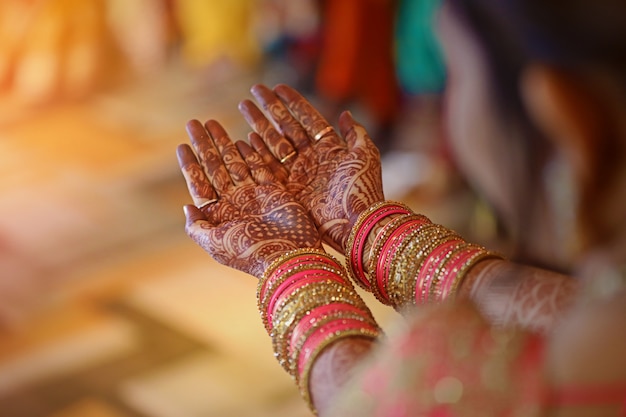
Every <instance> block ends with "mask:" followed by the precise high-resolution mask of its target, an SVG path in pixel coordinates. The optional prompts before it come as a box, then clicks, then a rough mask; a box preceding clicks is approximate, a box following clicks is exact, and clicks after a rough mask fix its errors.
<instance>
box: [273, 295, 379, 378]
mask: <svg viewBox="0 0 626 417" xmlns="http://www.w3.org/2000/svg"><path fill="white" fill-rule="evenodd" d="M316 284H319V283H312V284H309V285H307V286H306V287H303V289H302V290H298V291H297V294H294V297H293V298H292V299H290V300H288V301H287V302H285V303H284V305H283V306H282V309H280V310H277V314H276V317H275V318H274V319H275V320H273V324H274V328H273V329H272V332H271V337H272V342H273V346H274V353H275V356H276V357H277V359H278V361H279V363H280V364H281V366H283V368H284V369H285V370H286V371H289V370H288V365H287V361H288V358H289V356H288V354H287V352H288V350H287V344H286V343H287V340H288V339H289V338H290V337H291V333H292V332H293V329H294V327H295V326H296V325H297V324H298V323H299V322H300V320H302V318H303V317H305V316H306V315H307V314H308V313H309V312H310V311H311V310H313V309H315V308H317V307H321V306H324V305H327V304H330V303H333V302H342V303H345V304H349V305H353V306H355V307H357V308H359V309H363V306H364V303H363V301H362V300H361V298H360V297H359V296H358V294H357V293H356V292H355V291H354V290H353V289H352V288H346V287H342V288H339V287H335V288H334V289H333V288H330V287H328V286H327V287H324V286H323V285H316ZM322 284H326V285H328V283H322ZM365 311H368V310H365Z"/></svg>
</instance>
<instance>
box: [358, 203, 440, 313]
mask: <svg viewBox="0 0 626 417" xmlns="http://www.w3.org/2000/svg"><path fill="white" fill-rule="evenodd" d="M424 219H426V218H425V217H424V216H421V215H409V216H407V217H406V218H399V219H394V220H398V222H394V220H392V221H391V222H389V223H387V224H386V225H385V228H387V226H389V227H388V228H387V230H384V229H383V230H381V233H379V236H377V239H378V238H380V239H379V240H377V241H375V245H374V246H373V247H372V251H371V252H370V271H375V278H376V282H375V283H373V284H372V286H373V288H375V289H376V291H374V295H375V296H376V298H378V299H379V300H380V301H381V302H382V303H384V304H387V305H390V304H392V303H391V300H390V298H389V292H388V289H387V283H388V281H389V269H390V266H391V265H390V263H391V259H392V258H393V257H394V255H395V253H396V251H397V249H398V248H399V247H400V244H401V243H402V242H403V241H404V239H405V237H406V236H407V235H410V234H411V233H412V232H413V231H416V230H421V229H422V227H424V226H426V225H428V224H430V222H429V221H428V219H426V220H424Z"/></svg>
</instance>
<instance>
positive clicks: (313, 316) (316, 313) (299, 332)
mask: <svg viewBox="0 0 626 417" xmlns="http://www.w3.org/2000/svg"><path fill="white" fill-rule="evenodd" d="M339 314H352V315H354V316H359V317H367V318H371V319H372V320H373V318H372V317H371V313H370V312H369V311H365V310H362V309H360V308H358V307H355V306H353V305H351V304H347V303H332V304H326V305H323V306H320V307H316V308H314V309H312V310H311V311H309V312H307V314H306V315H305V316H304V317H303V318H302V319H301V320H300V321H299V322H298V324H297V325H296V326H295V328H294V329H293V332H292V333H291V336H290V340H289V351H290V353H291V352H294V351H297V350H299V349H300V347H301V346H300V341H304V340H305V339H306V337H307V332H309V331H310V330H311V329H313V328H315V326H317V325H319V323H321V322H322V320H324V319H325V318H327V317H336V316H337V315H339Z"/></svg>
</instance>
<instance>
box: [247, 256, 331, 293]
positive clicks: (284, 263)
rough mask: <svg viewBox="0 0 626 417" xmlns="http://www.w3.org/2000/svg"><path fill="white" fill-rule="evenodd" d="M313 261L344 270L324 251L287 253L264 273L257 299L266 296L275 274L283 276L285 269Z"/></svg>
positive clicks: (258, 286) (258, 288)
mask: <svg viewBox="0 0 626 417" xmlns="http://www.w3.org/2000/svg"><path fill="white" fill-rule="evenodd" d="M312 260H317V261H320V262H323V263H329V264H334V265H335V266H337V268H342V267H341V264H340V263H339V261H337V260H336V259H335V258H334V257H333V256H332V255H330V254H328V253H326V252H325V251H324V250H322V249H313V248H303V249H295V250H292V251H289V252H285V253H283V254H282V255H281V256H279V257H278V258H276V259H275V260H274V261H273V262H272V263H271V264H270V266H269V267H268V268H267V269H266V270H265V272H264V273H263V276H262V277H261V279H260V280H259V282H258V285H257V299H259V298H262V297H263V296H264V292H265V291H266V290H267V288H266V285H267V284H268V280H269V278H270V276H272V275H274V274H275V273H276V274H278V275H281V274H282V272H283V269H284V268H285V267H287V268H288V267H289V266H293V264H294V263H295V264H297V263H298V262H308V261H312Z"/></svg>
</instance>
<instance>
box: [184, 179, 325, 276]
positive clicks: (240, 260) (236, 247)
mask: <svg viewBox="0 0 626 417" xmlns="http://www.w3.org/2000/svg"><path fill="white" fill-rule="evenodd" d="M204 211H205V216H206V218H207V219H211V220H208V221H206V222H200V223H198V224H197V225H198V226H199V227H196V228H193V229H191V230H189V234H190V236H191V238H192V239H193V240H194V241H195V242H196V243H197V244H198V245H199V246H201V247H202V248H203V249H204V250H206V251H207V252H208V253H209V254H210V255H211V256H212V257H213V258H214V259H215V260H216V261H218V262H219V263H221V264H224V265H228V266H230V267H233V268H235V269H238V270H241V271H244V272H248V273H250V274H251V275H255V276H261V275H262V274H263V271H264V270H265V269H266V267H267V262H266V260H267V258H268V257H269V256H271V255H272V254H275V253H281V252H286V251H289V250H291V249H297V248H301V247H313V246H315V245H316V243H317V241H318V240H319V238H317V236H316V234H315V233H313V232H312V231H313V230H315V225H314V224H313V222H312V221H311V220H310V219H309V217H308V215H307V213H306V211H305V209H304V208H303V207H302V206H301V205H300V204H298V203H297V202H296V201H295V199H294V196H293V195H292V194H291V193H290V192H289V191H287V190H286V189H285V188H283V187H282V186H280V185H278V184H266V185H256V184H250V185H245V186H242V187H238V188H236V189H234V190H233V192H231V193H227V194H225V195H222V196H221V197H220V201H219V202H218V203H216V204H214V205H211V206H209V207H208V208H207V209H205V210H204Z"/></svg>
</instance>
